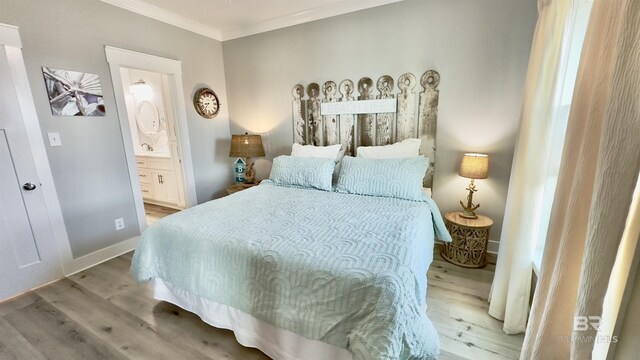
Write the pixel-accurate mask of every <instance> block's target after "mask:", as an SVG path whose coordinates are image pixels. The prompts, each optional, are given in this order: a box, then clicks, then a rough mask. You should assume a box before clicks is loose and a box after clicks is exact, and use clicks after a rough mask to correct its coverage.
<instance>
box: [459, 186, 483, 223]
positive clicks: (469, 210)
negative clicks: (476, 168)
mask: <svg viewBox="0 0 640 360" xmlns="http://www.w3.org/2000/svg"><path fill="white" fill-rule="evenodd" d="M466 190H469V195H467V205H466V206H465V205H464V203H463V202H462V200H460V206H462V208H463V209H464V211H463V212H462V213H461V214H460V216H462V217H463V218H467V219H477V218H478V215H476V213H475V212H474V211H476V210H477V209H478V208H479V207H480V204H477V205H473V193H474V192H476V191H478V190H476V185H475V184H474V183H473V179H471V182H470V183H469V187H467V189H466Z"/></svg>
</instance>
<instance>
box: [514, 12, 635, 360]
mask: <svg viewBox="0 0 640 360" xmlns="http://www.w3.org/2000/svg"><path fill="white" fill-rule="evenodd" d="M639 54H640V1H637V0H616V1H610V0H596V1H594V5H593V11H592V13H591V19H590V21H589V28H588V31H587V37H586V39H585V44H584V49H583V54H582V58H581V62H580V70H579V75H578V81H577V83H576V89H575V94H574V98H573V104H572V106H571V113H570V117H569V124H568V127H567V138H566V141H565V149H564V152H563V157H562V163H561V164H562V165H561V168H560V174H559V177H558V188H557V191H556V196H555V199H554V204H553V210H552V213H551V222H550V225H549V232H548V236H547V244H546V247H545V250H544V257H543V263H542V268H541V272H540V278H539V281H538V286H537V290H536V294H535V298H534V302H533V307H532V309H531V314H530V319H529V324H528V327H527V332H526V335H525V341H524V344H523V348H522V353H521V359H545V360H546V359H591V358H592V350H593V346H594V342H595V341H597V339H596V337H595V336H596V330H595V329H594V327H592V326H588V327H587V329H586V330H581V329H579V328H575V326H574V319H575V316H580V317H584V316H600V315H601V314H602V313H603V301H604V296H605V293H606V291H607V288H608V287H609V283H610V275H611V271H612V267H613V265H614V263H615V261H616V257H617V256H619V253H618V250H619V248H620V243H621V239H622V236H623V233H624V231H625V223H626V222H627V218H628V216H629V215H630V211H629V210H630V204H631V200H632V194H633V191H634V189H635V185H636V182H637V178H638V172H639V171H640V135H639V134H640V56H639ZM574 328H575V329H574ZM590 339H591V340H590Z"/></svg>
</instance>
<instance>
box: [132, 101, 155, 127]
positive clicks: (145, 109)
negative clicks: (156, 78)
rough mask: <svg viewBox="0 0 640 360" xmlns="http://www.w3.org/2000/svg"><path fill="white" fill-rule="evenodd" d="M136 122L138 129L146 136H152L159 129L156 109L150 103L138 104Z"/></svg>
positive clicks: (142, 102)
mask: <svg viewBox="0 0 640 360" xmlns="http://www.w3.org/2000/svg"><path fill="white" fill-rule="evenodd" d="M136 122H137V123H138V128H140V130H142V132H143V133H144V134H146V135H154V134H156V133H157V132H158V130H159V129H160V119H159V116H158V109H157V108H156V106H155V105H153V103H152V102H150V101H146V100H144V101H141V102H140V103H139V104H138V109H137V114H136Z"/></svg>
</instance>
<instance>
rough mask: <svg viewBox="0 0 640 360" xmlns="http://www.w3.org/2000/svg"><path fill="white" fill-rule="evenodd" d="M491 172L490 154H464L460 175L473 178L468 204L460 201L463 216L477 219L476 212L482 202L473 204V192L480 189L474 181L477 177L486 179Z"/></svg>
mask: <svg viewBox="0 0 640 360" xmlns="http://www.w3.org/2000/svg"><path fill="white" fill-rule="evenodd" d="M488 173H489V155H487V154H478V153H469V154H464V156H463V157H462V162H461V163H460V173H459V174H460V176H462V177H465V178H467V179H471V182H470V183H469V187H468V188H467V190H469V195H467V205H466V206H465V204H464V203H463V202H462V201H460V205H462V208H463V209H464V211H463V212H462V213H461V214H460V216H462V217H463V218H467V219H477V218H478V215H476V213H475V212H474V211H475V210H476V209H477V208H479V207H480V204H476V205H474V204H473V193H474V192H476V191H478V190H476V185H475V184H474V183H473V181H474V180H476V179H486V178H487V175H488Z"/></svg>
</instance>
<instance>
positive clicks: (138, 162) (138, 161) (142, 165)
mask: <svg viewBox="0 0 640 360" xmlns="http://www.w3.org/2000/svg"><path fill="white" fill-rule="evenodd" d="M136 165H138V167H139V168H146V167H147V159H145V158H139V157H137V158H136Z"/></svg>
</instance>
